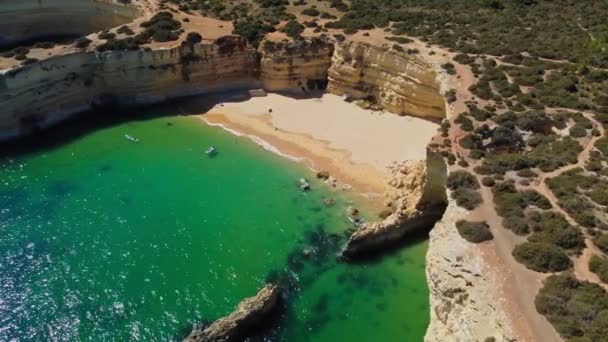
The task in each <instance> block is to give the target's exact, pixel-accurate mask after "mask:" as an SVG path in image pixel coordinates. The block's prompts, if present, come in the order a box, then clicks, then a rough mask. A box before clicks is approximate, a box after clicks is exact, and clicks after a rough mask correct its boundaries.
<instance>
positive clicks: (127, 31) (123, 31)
mask: <svg viewBox="0 0 608 342" xmlns="http://www.w3.org/2000/svg"><path fill="white" fill-rule="evenodd" d="M116 32H117V33H120V34H124V35H127V36H132V35H134V34H135V32H133V30H131V28H130V27H129V26H127V25H123V26H121V27H119V28H118V30H116Z"/></svg>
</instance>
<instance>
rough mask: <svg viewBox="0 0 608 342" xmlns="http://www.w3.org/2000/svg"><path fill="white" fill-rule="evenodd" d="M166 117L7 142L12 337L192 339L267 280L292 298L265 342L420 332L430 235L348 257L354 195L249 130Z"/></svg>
mask: <svg viewBox="0 0 608 342" xmlns="http://www.w3.org/2000/svg"><path fill="white" fill-rule="evenodd" d="M155 114H156V113H154V111H153V110H150V109H149V110H146V112H145V113H139V114H138V119H137V120H130V121H129V120H115V119H114V118H111V119H108V118H105V117H103V116H101V117H97V118H96V119H91V118H89V119H87V121H86V122H84V121H81V122H75V123H71V124H67V125H64V126H62V127H59V128H56V129H54V130H52V131H50V132H49V133H45V134H42V135H41V136H39V137H37V138H35V139H33V140H31V141H30V142H29V143H28V144H27V145H28V147H26V148H22V147H21V146H23V143H21V144H20V145H19V146H20V147H15V145H12V146H10V145H0V341H11V340H20V341H179V340H181V339H182V338H183V337H185V336H186V335H187V334H188V333H189V332H190V330H191V328H192V325H193V324H205V323H208V322H211V321H213V320H215V319H217V318H219V317H221V316H224V315H226V314H228V313H229V312H231V311H232V309H233V308H234V307H235V305H237V303H239V302H240V301H241V300H242V299H243V298H245V297H250V296H252V295H254V294H255V293H256V292H257V291H258V289H260V288H261V287H262V286H263V285H264V284H265V282H266V281H268V280H273V281H277V282H279V283H281V284H283V285H284V286H285V287H286V288H287V289H288V290H287V291H285V298H286V300H285V301H284V303H283V308H282V309H281V311H280V312H279V314H278V315H277V316H276V317H275V321H274V324H273V326H272V327H270V328H267V329H263V330H262V331H261V332H260V333H259V335H257V336H254V337H252V338H251V339H250V340H252V341H421V340H422V338H423V336H424V332H425V329H426V326H427V324H428V320H429V305H428V290H427V287H426V283H425V277H424V254H425V252H426V242H425V241H424V237H423V236H422V237H414V238H412V241H411V242H409V243H407V244H406V245H405V246H402V247H401V248H399V249H397V250H393V251H391V252H389V253H387V254H386V255H383V256H380V257H375V258H373V259H370V260H366V261H359V262H357V263H343V262H341V261H339V260H338V259H337V258H336V254H337V253H338V251H339V249H340V247H341V245H342V244H343V243H344V241H345V236H346V234H347V232H348V231H349V229H352V226H351V224H350V223H349V222H348V220H347V219H346V218H345V215H344V212H345V208H346V207H347V206H349V205H351V203H352V201H353V199H352V198H349V196H348V194H344V193H336V192H332V191H330V190H329V189H327V188H326V187H325V186H324V185H323V184H320V183H318V182H316V181H315V180H312V178H314V176H313V174H312V173H311V172H310V171H308V170H306V169H305V168H303V167H301V166H300V165H298V164H296V163H294V162H292V161H289V160H286V159H284V158H281V157H279V156H276V155H274V154H272V153H269V152H267V151H265V150H263V149H262V148H261V147H259V146H257V145H255V144H253V143H252V142H250V141H249V140H247V139H245V138H239V137H235V136H233V135H231V134H229V133H227V132H224V131H223V130H221V129H219V128H214V127H208V126H205V125H204V124H201V123H200V121H199V120H198V119H196V118H193V117H181V116H164V117H157V116H156V115H155ZM125 134H129V135H131V136H134V137H137V138H139V139H140V141H139V142H138V143H134V142H130V141H128V140H126V139H125V138H124V135H125ZM211 145H214V146H216V147H217V148H218V150H219V153H218V154H217V155H216V156H215V157H209V156H207V155H204V153H203V151H204V150H205V149H206V148H207V147H208V146H211ZM300 177H307V178H309V179H311V180H312V186H313V190H312V191H310V192H307V193H303V192H300V191H299V190H298V188H297V186H296V182H297V179H298V178H300ZM326 198H334V199H335V200H336V204H335V205H333V206H331V207H326V206H325V205H324V202H323V200H324V199H326ZM354 205H358V204H357V203H354ZM364 215H367V216H368V217H371V216H372V215H371V213H365V210H364Z"/></svg>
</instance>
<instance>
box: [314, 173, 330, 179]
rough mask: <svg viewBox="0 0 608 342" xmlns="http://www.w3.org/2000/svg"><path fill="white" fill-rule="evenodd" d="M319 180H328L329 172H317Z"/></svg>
mask: <svg viewBox="0 0 608 342" xmlns="http://www.w3.org/2000/svg"><path fill="white" fill-rule="evenodd" d="M317 178H319V179H322V180H328V179H329V171H319V172H317Z"/></svg>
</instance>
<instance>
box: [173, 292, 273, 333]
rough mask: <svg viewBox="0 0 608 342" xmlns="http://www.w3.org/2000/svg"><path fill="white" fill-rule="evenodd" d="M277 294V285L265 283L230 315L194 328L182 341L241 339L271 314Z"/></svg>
mask: <svg viewBox="0 0 608 342" xmlns="http://www.w3.org/2000/svg"><path fill="white" fill-rule="evenodd" d="M279 295H280V290H279V287H278V286H276V285H272V284H269V285H266V286H265V287H264V288H263V289H261V290H260V292H258V294H257V295H256V296H255V297H251V298H247V299H244V300H243V301H242V302H241V303H240V304H239V305H238V306H237V308H236V310H234V312H232V313H231V314H230V315H228V316H226V317H224V318H220V319H218V320H217V321H215V322H213V323H212V324H211V325H210V326H208V327H207V328H206V329H204V330H199V329H194V330H193V331H192V332H191V333H190V335H189V336H188V337H186V339H184V342H229V341H241V340H243V338H244V337H246V336H247V335H250V334H251V333H252V332H253V331H254V330H255V329H256V327H257V326H258V325H260V324H261V323H262V322H263V321H264V320H265V319H266V318H267V317H268V316H270V315H271V314H272V311H273V310H274V308H275V307H276V306H277V304H278V303H279V299H280V296H279Z"/></svg>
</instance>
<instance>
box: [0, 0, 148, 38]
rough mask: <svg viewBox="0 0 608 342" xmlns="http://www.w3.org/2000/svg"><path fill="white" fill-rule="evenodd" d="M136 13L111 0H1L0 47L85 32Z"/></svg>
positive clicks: (96, 29)
mask: <svg viewBox="0 0 608 342" xmlns="http://www.w3.org/2000/svg"><path fill="white" fill-rule="evenodd" d="M137 16H138V11H137V9H135V8H134V7H133V6H125V5H120V4H119V3H118V2H116V1H112V0H19V1H3V3H2V11H0V47H6V46H13V45H16V44H19V43H20V42H24V41H28V40H32V39H34V38H47V39H50V38H53V37H63V36H86V35H88V34H90V33H93V32H97V31H101V30H104V29H109V28H112V27H116V26H118V25H122V24H126V23H128V22H130V21H132V20H133V19H134V18H136V17H137ZM49 28H52V32H49Z"/></svg>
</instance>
